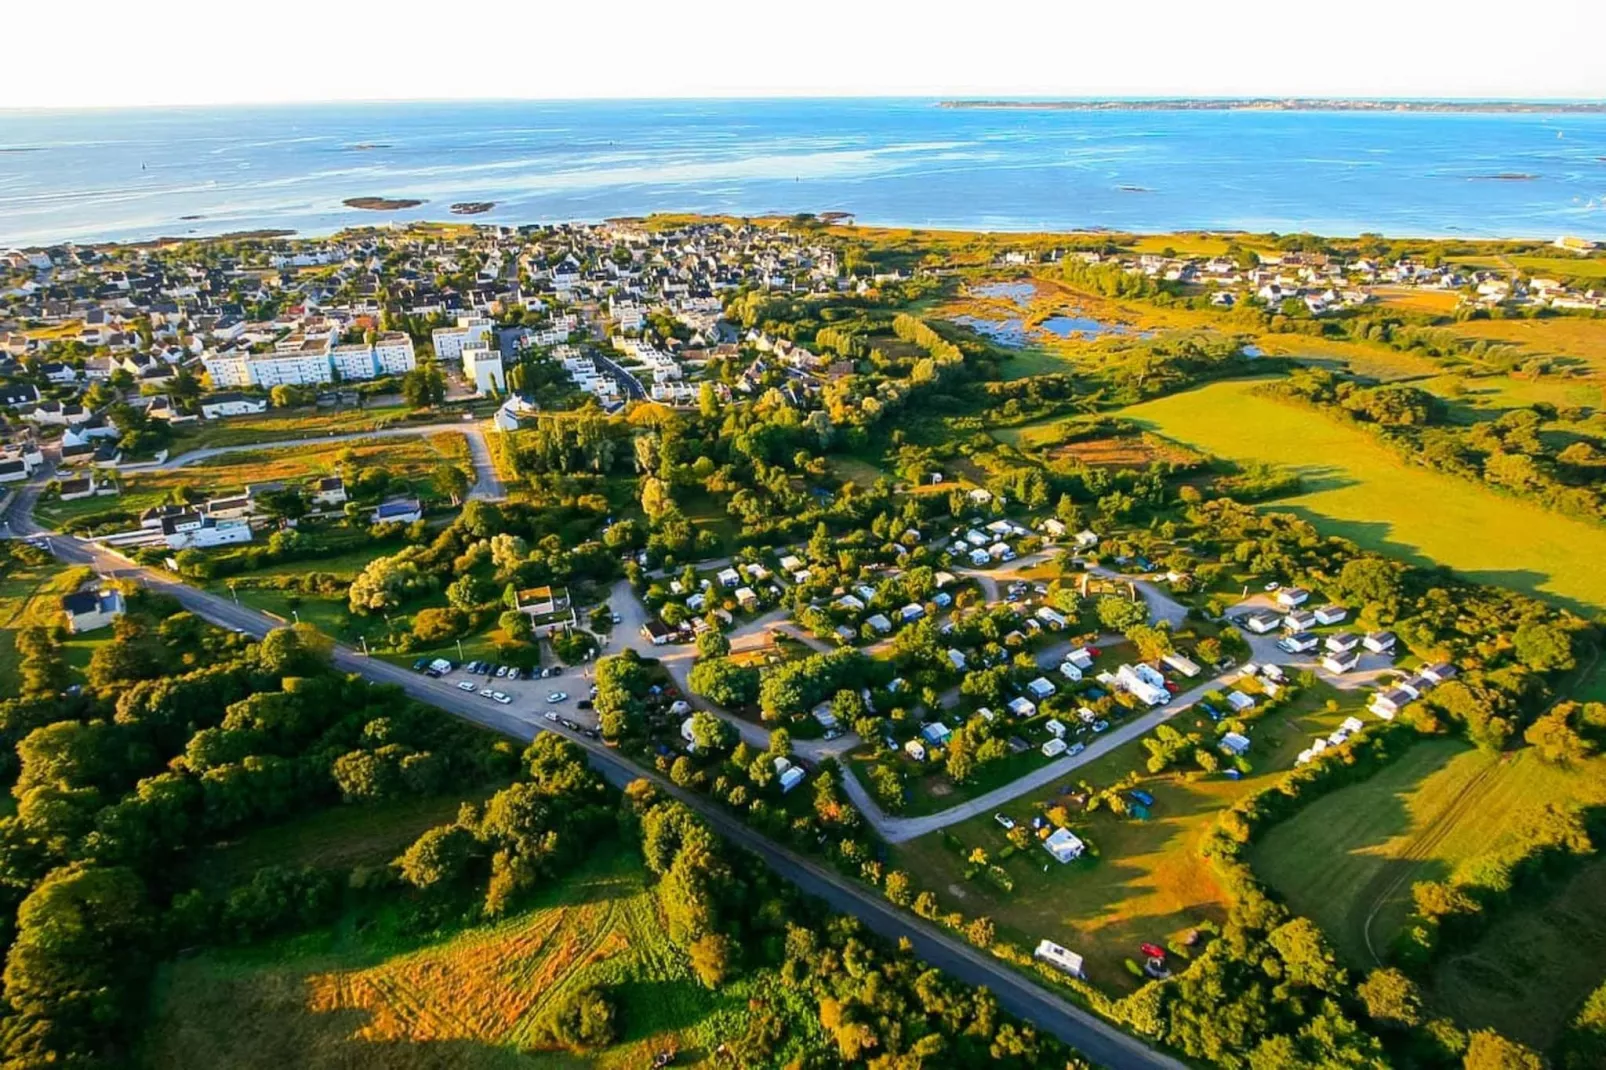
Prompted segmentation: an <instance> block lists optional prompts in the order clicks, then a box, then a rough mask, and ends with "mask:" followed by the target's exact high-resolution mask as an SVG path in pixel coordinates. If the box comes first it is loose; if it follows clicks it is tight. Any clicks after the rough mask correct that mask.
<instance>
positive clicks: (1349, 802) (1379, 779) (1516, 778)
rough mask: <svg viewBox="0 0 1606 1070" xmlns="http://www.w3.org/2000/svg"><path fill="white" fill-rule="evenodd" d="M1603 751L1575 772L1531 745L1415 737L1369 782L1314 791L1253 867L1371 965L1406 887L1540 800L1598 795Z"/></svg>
mask: <svg viewBox="0 0 1606 1070" xmlns="http://www.w3.org/2000/svg"><path fill="white" fill-rule="evenodd" d="M1603 774H1606V758H1596V759H1592V760H1591V761H1590V762H1589V763H1587V764H1586V765H1584V766H1581V767H1579V768H1577V769H1575V770H1567V769H1561V768H1558V767H1556V766H1553V765H1547V764H1546V763H1544V762H1542V761H1540V760H1539V757H1538V756H1537V755H1536V754H1535V753H1534V752H1533V751H1532V750H1520V751H1516V752H1514V753H1508V754H1504V755H1490V754H1486V753H1484V752H1482V751H1479V750H1476V749H1474V748H1473V747H1472V746H1471V745H1469V744H1467V743H1464V742H1461V741H1459V740H1451V739H1433V740H1424V741H1422V742H1420V743H1417V744H1415V745H1413V746H1412V747H1411V749H1410V750H1409V752H1407V753H1406V754H1404V755H1403V756H1401V757H1400V758H1399V759H1398V760H1396V761H1395V762H1394V763H1392V764H1391V765H1389V766H1388V767H1387V768H1385V769H1383V770H1382V771H1381V772H1379V773H1378V774H1377V775H1376V776H1374V777H1372V778H1371V779H1370V780H1368V781H1366V782H1364V783H1361V784H1354V785H1350V786H1349V787H1345V788H1342V789H1340V790H1338V791H1336V792H1334V793H1332V794H1331V795H1327V796H1324V797H1322V798H1320V799H1317V800H1316V801H1315V802H1313V803H1312V804H1311V805H1309V806H1307V807H1306V808H1305V809H1303V810H1301V811H1300V812H1299V813H1298V814H1296V815H1295V816H1294V817H1293V818H1292V819H1290V820H1288V821H1285V822H1283V823H1282V824H1280V825H1277V826H1275V827H1274V828H1272V829H1271V830H1270V831H1269V832H1268V833H1267V834H1266V836H1265V837H1264V838H1263V839H1262V840H1261V841H1260V843H1258V844H1257V845H1256V846H1255V850H1254V852H1253V854H1252V856H1251V861H1252V862H1253V865H1254V867H1255V870H1256V872H1257V873H1259V874H1260V876H1261V877H1262V879H1264V880H1265V881H1266V882H1267V883H1268V884H1270V885H1271V886H1272V887H1274V888H1276V889H1277V891H1278V892H1280V893H1281V894H1282V895H1283V896H1284V897H1285V898H1286V899H1287V900H1288V904H1289V906H1290V907H1292V908H1293V909H1294V910H1295V911H1296V912H1298V913H1300V914H1304V915H1306V916H1308V917H1310V918H1311V919H1312V920H1314V921H1316V922H1317V923H1318V924H1320V925H1321V926H1322V928H1323V929H1325V930H1326V931H1327V933H1328V935H1329V936H1330V937H1331V938H1332V940H1333V943H1334V945H1335V946H1336V947H1337V948H1338V950H1339V952H1340V953H1341V954H1342V955H1343V957H1344V958H1345V959H1346V960H1347V961H1348V962H1350V963H1351V964H1352V965H1355V966H1357V967H1367V966H1371V965H1374V964H1375V962H1376V958H1375V957H1374V955H1373V954H1372V952H1371V951H1370V950H1369V949H1368V942H1367V941H1368V935H1369V936H1370V941H1371V943H1370V947H1371V948H1375V949H1376V952H1377V953H1378V954H1379V955H1381V954H1382V953H1383V952H1384V951H1385V949H1386V948H1387V947H1388V944H1389V942H1390V941H1391V940H1392V939H1393V937H1394V936H1395V934H1397V933H1398V932H1399V931H1400V929H1401V927H1402V926H1403V925H1404V922H1405V919H1406V916H1407V915H1408V914H1409V912H1410V906H1411V885H1412V884H1413V883H1414V882H1416V881H1421V880H1436V879H1443V878H1445V877H1448V876H1450V875H1451V874H1452V873H1454V872H1455V870H1456V867H1457V866H1458V865H1460V864H1461V863H1463V862H1465V861H1466V860H1468V859H1470V858H1473V857H1475V856H1478V855H1482V854H1484V853H1486V852H1488V851H1490V850H1493V849H1495V848H1497V847H1499V846H1501V845H1502V844H1503V843H1505V842H1508V841H1509V840H1510V839H1511V838H1512V837H1514V836H1515V835H1517V831H1516V830H1517V829H1518V828H1519V827H1520V826H1521V824H1522V822H1523V820H1524V818H1525V815H1526V814H1527V813H1528V812H1529V811H1531V810H1532V809H1533V808H1534V807H1537V806H1540V805H1542V804H1544V803H1545V802H1561V801H1573V802H1579V803H1587V802H1589V801H1590V800H1591V799H1594V800H1595V801H1606V776H1603Z"/></svg>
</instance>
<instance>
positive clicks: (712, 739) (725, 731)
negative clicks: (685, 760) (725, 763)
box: [691, 710, 736, 755]
mask: <svg viewBox="0 0 1606 1070" xmlns="http://www.w3.org/2000/svg"><path fill="white" fill-rule="evenodd" d="M691 738H692V744H693V745H694V746H695V747H696V748H697V753H699V754H711V755H721V754H724V753H725V752H727V751H729V750H730V749H731V748H732V747H734V746H735V745H736V729H735V728H733V727H731V726H730V725H729V724H727V723H726V722H725V721H723V720H721V719H720V718H718V717H716V716H714V715H713V714H711V713H709V712H708V711H707V710H698V711H697V712H696V713H694V714H692V715H691Z"/></svg>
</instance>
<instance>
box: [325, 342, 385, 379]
mask: <svg viewBox="0 0 1606 1070" xmlns="http://www.w3.org/2000/svg"><path fill="white" fill-rule="evenodd" d="M329 366H330V367H331V368H333V369H334V372H335V374H336V375H338V376H339V377H340V378H341V379H372V378H373V377H374V347H373V346H370V345H368V344H366V343H362V342H359V343H358V344H356V345H349V346H335V347H334V348H333V349H331V350H330V351H329Z"/></svg>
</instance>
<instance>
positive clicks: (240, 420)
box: [173, 405, 409, 455]
mask: <svg viewBox="0 0 1606 1070" xmlns="http://www.w3.org/2000/svg"><path fill="white" fill-rule="evenodd" d="M408 411H409V410H408V409H407V407H406V406H405V405H386V406H378V407H375V408H365V409H340V410H337V411H329V412H312V411H307V410H302V409H295V410H291V411H288V412H285V411H282V410H277V409H275V410H270V411H268V412H265V413H263V414H262V415H261V416H238V417H233V418H230V419H227V420H203V421H201V422H200V423H194V424H189V425H187V426H186V427H184V428H183V429H182V430H181V432H180V434H179V435H178V436H176V437H175V440H174V442H173V453H174V454H175V455H177V454H180V453H183V452H184V451H185V450H195V449H201V448H203V447H207V446H254V445H259V444H262V443H267V442H273V441H285V440H290V439H298V438H312V437H313V436H315V435H349V434H351V433H353V432H355V431H373V430H376V429H378V428H381V427H388V426H391V425H393V424H397V423H400V422H402V421H403V420H405V419H406V417H407V413H408Z"/></svg>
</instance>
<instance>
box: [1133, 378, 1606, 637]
mask: <svg viewBox="0 0 1606 1070" xmlns="http://www.w3.org/2000/svg"><path fill="white" fill-rule="evenodd" d="M1256 385H1257V384H1256V383H1254V382H1245V381H1232V382H1222V383H1214V384H1212V385H1210V386H1206V387H1202V388H1200V389H1198V390H1192V391H1188V392H1187V393H1183V394H1174V395H1172V396H1170V397H1166V398H1161V399H1159V400H1157V401H1150V402H1145V403H1143V404H1141V405H1134V406H1132V407H1130V408H1128V409H1124V410H1122V412H1121V415H1122V416H1124V417H1127V418H1130V419H1132V420H1135V421H1137V422H1138V423H1140V424H1141V425H1143V426H1144V427H1146V428H1148V429H1149V430H1152V431H1155V432H1156V433H1158V434H1161V435H1164V436H1166V437H1168V438H1172V439H1175V440H1177V441H1179V442H1182V443H1184V444H1186V445H1189V446H1193V447H1195V448H1197V449H1201V450H1204V451H1206V452H1208V453H1212V454H1214V455H1216V456H1218V457H1223V458H1226V459H1228V460H1233V461H1239V462H1251V461H1261V462H1265V463H1268V464H1273V465H1278V466H1282V467H1288V468H1293V469H1295V470H1296V471H1298V472H1300V473H1301V474H1302V475H1303V476H1304V477H1305V480H1306V488H1307V489H1306V490H1305V492H1304V493H1302V494H1300V495H1298V496H1295V497H1291V498H1286V499H1283V500H1281V501H1279V502H1277V503H1276V505H1275V506H1274V508H1276V509H1279V510H1286V511H1289V512H1293V513H1297V514H1299V515H1301V516H1303V517H1305V518H1306V519H1308V520H1310V521H1311V522H1312V523H1314V524H1316V525H1317V526H1318V527H1320V528H1321V529H1322V530H1324V531H1326V532H1329V533H1331V534H1334V535H1342V536H1344V537H1346V538H1349V539H1353V540H1354V541H1355V542H1356V543H1358V544H1360V545H1361V546H1364V547H1367V548H1368V549H1373V550H1378V551H1380V552H1382V553H1386V554H1389V555H1391V556H1394V557H1399V558H1402V559H1404V560H1407V561H1410V562H1413V563H1415V564H1418V565H1423V566H1429V567H1431V566H1433V565H1436V564H1445V565H1448V566H1450V567H1451V568H1453V569H1455V570H1456V571H1457V572H1460V573H1461V574H1463V575H1465V576H1467V577H1469V578H1471V579H1473V580H1477V581H1480V582H1484V583H1492V584H1496V585H1499V586H1503V587H1510V588H1514V589H1517V590H1521V591H1527V592H1530V593H1533V594H1536V595H1540V596H1543V597H1546V598H1549V599H1551V600H1553V601H1556V602H1560V603H1563V604H1566V605H1569V606H1571V607H1572V608H1575V609H1580V610H1583V611H1585V612H1592V611H1593V610H1597V609H1599V608H1601V607H1606V569H1601V568H1596V567H1594V566H1593V565H1592V564H1591V563H1592V562H1596V561H1600V560H1603V559H1606V527H1603V526H1601V525H1596V524H1590V523H1588V522H1585V521H1581V520H1574V519H1571V518H1568V517H1565V516H1561V515H1560V514H1557V513H1553V512H1550V511H1548V510H1546V509H1544V508H1542V507H1540V506H1538V505H1534V504H1531V503H1528V502H1525V501H1520V500H1517V499H1515V498H1508V497H1506V496H1504V495H1502V494H1499V493H1497V492H1495V491H1494V490H1492V489H1489V488H1486V487H1483V486H1481V485H1479V484H1476V483H1473V482H1471V481H1469V480H1464V479H1460V478H1457V477H1454V476H1449V475H1444V474H1441V473H1438V472H1433V471H1429V470H1428V469H1425V468H1418V467H1415V466H1412V465H1409V464H1406V463H1405V462H1404V461H1402V460H1400V459H1399V458H1398V457H1396V456H1395V455H1394V454H1393V453H1391V452H1390V451H1389V450H1387V449H1385V448H1384V447H1382V446H1380V445H1379V444H1377V443H1376V442H1374V441H1373V440H1372V438H1371V437H1370V436H1369V435H1367V434H1366V433H1365V432H1363V431H1360V430H1357V429H1356V428H1353V427H1349V426H1346V425H1345V424H1343V423H1340V422H1338V421H1336V420H1332V419H1328V418H1326V417H1324V416H1321V415H1319V414H1317V413H1315V412H1312V411H1310V410H1307V409H1304V408H1300V407H1298V406H1294V405H1290V404H1285V403H1283V402H1280V401H1276V400H1273V399H1270V398H1265V397H1259V396H1256V395H1255V394H1254V393H1253V391H1254V389H1255V386H1256Z"/></svg>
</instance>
